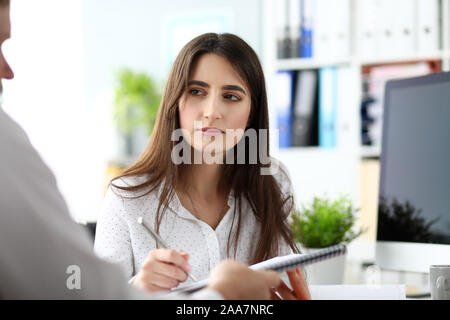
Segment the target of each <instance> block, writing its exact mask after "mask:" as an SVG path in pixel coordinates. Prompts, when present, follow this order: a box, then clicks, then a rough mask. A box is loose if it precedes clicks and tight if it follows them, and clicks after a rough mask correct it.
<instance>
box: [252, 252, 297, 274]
mask: <svg viewBox="0 0 450 320" xmlns="http://www.w3.org/2000/svg"><path fill="white" fill-rule="evenodd" d="M302 256H304V254H300V253H293V254H288V255H286V256H280V257H275V258H272V259H269V260H266V261H263V262H260V263H256V264H254V265H251V266H250V268H251V269H253V270H276V269H278V267H279V266H283V265H285V264H286V263H288V262H289V261H292V260H295V258H298V257H302Z"/></svg>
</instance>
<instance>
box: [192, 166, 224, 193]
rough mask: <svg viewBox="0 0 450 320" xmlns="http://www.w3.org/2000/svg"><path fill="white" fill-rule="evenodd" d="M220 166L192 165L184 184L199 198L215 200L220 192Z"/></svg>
mask: <svg viewBox="0 0 450 320" xmlns="http://www.w3.org/2000/svg"><path fill="white" fill-rule="evenodd" d="M221 170H222V166H221V165H220V164H191V165H190V166H189V169H188V172H187V174H186V180H185V181H184V184H185V185H186V187H187V188H188V189H189V191H190V192H193V193H195V195H196V196H197V198H201V199H205V200H206V199H211V198H215V197H216V195H217V194H218V193H219V192H220V189H221V188H220V177H221Z"/></svg>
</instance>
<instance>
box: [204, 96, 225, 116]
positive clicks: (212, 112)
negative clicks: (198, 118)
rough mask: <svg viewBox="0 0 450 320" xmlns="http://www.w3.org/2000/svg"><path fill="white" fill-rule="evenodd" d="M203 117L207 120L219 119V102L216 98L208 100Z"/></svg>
mask: <svg viewBox="0 0 450 320" xmlns="http://www.w3.org/2000/svg"><path fill="white" fill-rule="evenodd" d="M203 116H204V117H205V118H207V119H209V120H216V119H219V118H220V117H221V114H220V101H219V99H218V98H217V97H210V99H208V101H207V102H206V107H205V110H204V112H203Z"/></svg>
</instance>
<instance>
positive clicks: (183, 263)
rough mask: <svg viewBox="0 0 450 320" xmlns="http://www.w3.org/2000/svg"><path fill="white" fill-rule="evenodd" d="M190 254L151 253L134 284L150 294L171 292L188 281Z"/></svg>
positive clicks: (169, 251)
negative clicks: (181, 283)
mask: <svg viewBox="0 0 450 320" xmlns="http://www.w3.org/2000/svg"><path fill="white" fill-rule="evenodd" d="M188 259H189V254H187V253H186V252H184V251H181V250H173V249H155V250H152V251H150V253H149V254H148V257H147V259H146V260H145V262H144V264H143V265H142V268H141V270H140V271H139V273H138V274H137V275H136V277H135V278H134V280H133V284H134V285H136V286H138V287H140V288H142V289H145V290H147V291H150V292H154V291H169V290H170V289H171V288H174V287H176V286H178V284H179V283H180V282H184V281H186V279H187V273H188V272H190V271H191V266H190V265H189V263H188Z"/></svg>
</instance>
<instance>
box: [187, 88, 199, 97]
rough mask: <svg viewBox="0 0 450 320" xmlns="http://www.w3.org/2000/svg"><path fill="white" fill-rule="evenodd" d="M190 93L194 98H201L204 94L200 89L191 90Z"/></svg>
mask: <svg viewBox="0 0 450 320" xmlns="http://www.w3.org/2000/svg"><path fill="white" fill-rule="evenodd" d="M189 93H190V94H191V95H193V96H199V95H201V94H202V92H201V91H200V90H198V89H191V90H189Z"/></svg>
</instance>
